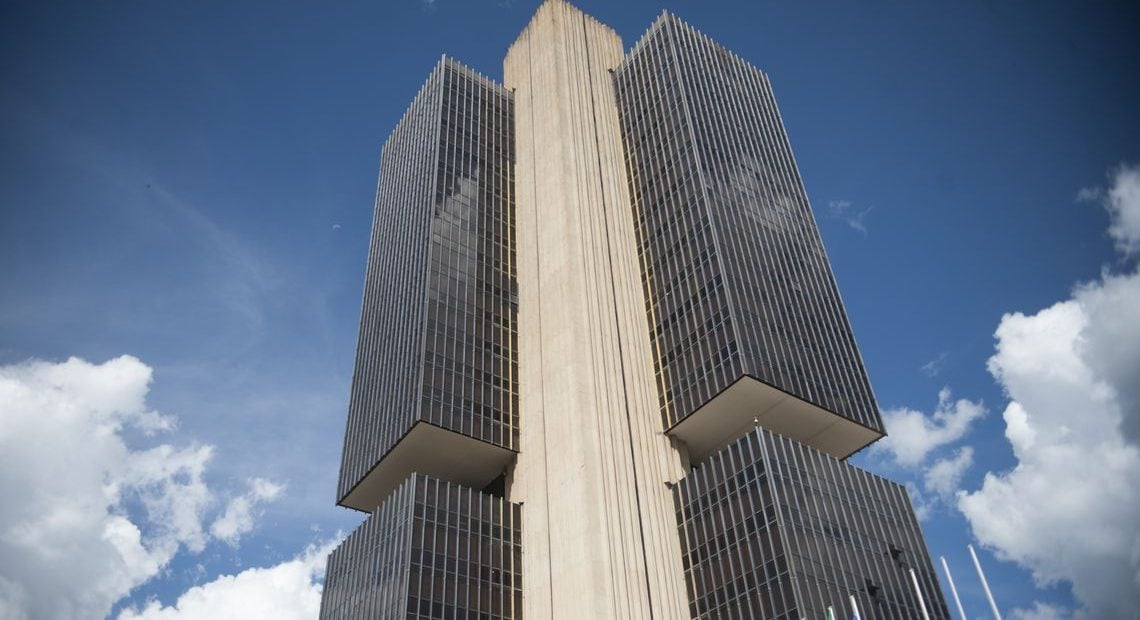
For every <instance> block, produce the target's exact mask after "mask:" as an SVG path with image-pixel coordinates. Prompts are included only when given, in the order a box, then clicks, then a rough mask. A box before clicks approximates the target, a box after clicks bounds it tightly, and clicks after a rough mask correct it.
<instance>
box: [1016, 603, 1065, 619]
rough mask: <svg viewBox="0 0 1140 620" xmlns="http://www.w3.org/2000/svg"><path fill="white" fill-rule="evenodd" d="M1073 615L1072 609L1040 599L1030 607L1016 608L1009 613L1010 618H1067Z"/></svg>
mask: <svg viewBox="0 0 1140 620" xmlns="http://www.w3.org/2000/svg"><path fill="white" fill-rule="evenodd" d="M1072 617H1073V612H1072V610H1070V609H1066V608H1064V607H1060V606H1058V605H1051V604H1048V603H1042V602H1040V601H1037V602H1034V603H1033V607H1030V608H1028V609H1021V608H1019V609H1014V610H1013V611H1011V612H1010V613H1009V618H1010V620H1067V619H1068V618H1072Z"/></svg>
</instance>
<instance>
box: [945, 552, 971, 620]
mask: <svg viewBox="0 0 1140 620" xmlns="http://www.w3.org/2000/svg"><path fill="white" fill-rule="evenodd" d="M938 559H939V560H942V570H943V571H945V572H946V581H948V582H950V594H953V595H954V604H955V605H957V606H958V615H959V616H961V617H962V620H967V618H966V610H964V609H962V600H961V599H959V598H958V588H956V587H954V576H953V575H951V574H950V566H949V565H948V564H947V563H946V558H945V557H943V556H938Z"/></svg>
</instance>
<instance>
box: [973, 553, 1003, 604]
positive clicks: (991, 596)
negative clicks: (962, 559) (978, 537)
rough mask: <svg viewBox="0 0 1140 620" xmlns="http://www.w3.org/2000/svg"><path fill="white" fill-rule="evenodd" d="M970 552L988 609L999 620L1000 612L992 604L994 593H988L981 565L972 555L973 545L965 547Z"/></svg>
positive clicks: (987, 583)
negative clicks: (980, 580) (984, 592)
mask: <svg viewBox="0 0 1140 620" xmlns="http://www.w3.org/2000/svg"><path fill="white" fill-rule="evenodd" d="M966 548H967V549H969V550H970V557H971V558H973V559H974V568H976V569H978V577H981V579H982V589H983V590H985V591H986V600H988V601H989V602H990V609H991V610H992V611H993V612H994V618H995V619H996V620H1001V612H1000V611H998V606H997V603H995V602H994V593H993V592H990V584H989V582H988V581H986V574H985V573H984V572H982V564H981V563H980V562H978V554H976V553H974V545H966Z"/></svg>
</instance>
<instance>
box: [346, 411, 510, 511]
mask: <svg viewBox="0 0 1140 620" xmlns="http://www.w3.org/2000/svg"><path fill="white" fill-rule="evenodd" d="M514 458H515V452H514V451H513V450H509V449H507V448H503V447H500V446H496V445H494V444H491V443H488V442H486V441H482V440H479V439H475V438H473V437H468V436H467V435H462V434H460V433H456V432H455V431H449V430H447V429H445V428H441V427H439V426H436V425H434V424H430V423H428V422H424V421H422V420H421V421H419V422H416V424H415V425H413V426H412V428H411V430H409V431H408V432H407V433H405V434H404V436H403V437H401V438H400V441H398V442H396V445H395V446H392V449H390V450H388V453H387V454H385V455H384V456H383V457H381V458H380V460H379V461H377V463H376V464H375V465H373V466H372V469H371V470H369V471H368V473H367V474H365V476H364V478H362V479H361V480H360V482H358V483H357V484H356V486H354V487H352V490H350V491H349V492H348V494H347V495H345V496H344V497H342V498H340V501H339V502H337V504H339V505H341V506H344V507H346V508H354V509H356V510H362V511H364V512H372V511H373V510H374V509H375V508H376V507H377V506H379V505H380V503H381V502H383V501H384V498H386V497H388V494H389V493H391V492H392V490H393V489H395V488H396V487H397V486H399V485H400V483H402V482H403V481H404V480H406V479H407V478H408V476H410V475H411V474H413V473H420V474H426V475H428V476H432V477H434V478H439V479H440V480H447V481H449V482H456V483H459V484H462V485H463V486H466V487H470V488H472V489H475V490H476V491H478V490H479V489H482V488H483V487H485V486H487V484H489V483H490V482H492V481H493V480H494V479H495V478H497V477H499V474H502V473H503V470H505V469H506V468H507V466H508V465H509V464H510V463H511V461H512V460H513V459H514Z"/></svg>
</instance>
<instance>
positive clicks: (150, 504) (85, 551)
mask: <svg viewBox="0 0 1140 620" xmlns="http://www.w3.org/2000/svg"><path fill="white" fill-rule="evenodd" d="M151 375H152V373H151V369H150V368H149V367H147V366H146V365H145V364H143V363H142V362H140V361H139V360H138V359H136V358H134V357H131V356H126V355H125V356H122V357H118V358H115V359H113V360H110V361H107V362H104V363H102V364H91V363H89V362H86V361H83V360H80V359H76V358H72V359H69V360H67V361H66V362H62V363H50V362H43V361H29V362H25V363H21V364H16V365H11V366H2V367H0V497H3V498H4V501H0V617H3V618H76V617H83V618H88V617H91V618H94V617H104V616H106V615H107V613H109V612H110V610H111V608H112V606H113V605H114V603H115V602H116V601H118V600H119V599H121V598H122V597H124V596H126V595H127V594H128V593H129V592H130V591H131V590H132V589H133V588H135V587H136V586H138V585H140V584H142V583H144V582H146V581H148V580H149V579H151V578H153V577H154V576H156V575H158V574H160V573H161V572H162V570H163V569H164V568H165V567H166V566H167V565H168V564H169V563H170V561H171V559H172V558H173V557H174V555H175V554H176V553H178V551H179V550H180V549H183V548H185V549H188V550H190V551H192V552H198V551H201V550H202V549H203V548H204V547H205V545H206V544H207V543H208V542H209V540H210V537H209V534H208V533H207V532H206V531H205V529H204V527H203V523H204V519H205V517H206V515H207V513H208V511H209V509H210V507H211V505H212V504H213V503H214V494H213V492H212V491H211V490H210V489H209V488H208V487H207V485H206V483H205V480H204V474H205V471H206V466H207V464H208V463H209V461H210V459H211V457H212V455H213V448H212V447H211V446H208V445H187V446H183V447H175V446H172V445H169V444H159V445H150V446H137V445H135V444H137V443H139V442H140V441H143V440H145V441H151V439H150V438H151V437H153V435H154V434H155V433H158V432H165V431H170V430H172V429H173V428H174V427H175V420H174V418H172V417H169V416H163V415H161V414H159V413H157V412H154V411H150V410H148V409H147V407H146V402H145V401H146V395H147V392H148V390H149V385H150V382H151ZM127 436H130V437H134V438H136V439H137V441H134V440H132V441H130V442H128V441H127V439H126V437H127ZM270 491H271V489H267V488H265V487H260V488H254V489H252V490H251V492H252V493H255V494H258V493H260V496H261V497H264V496H265V495H266V494H267V493H269V492H270ZM242 527H243V528H244V527H247V525H246V524H242ZM238 529H241V528H238ZM235 531H236V530H235Z"/></svg>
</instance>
